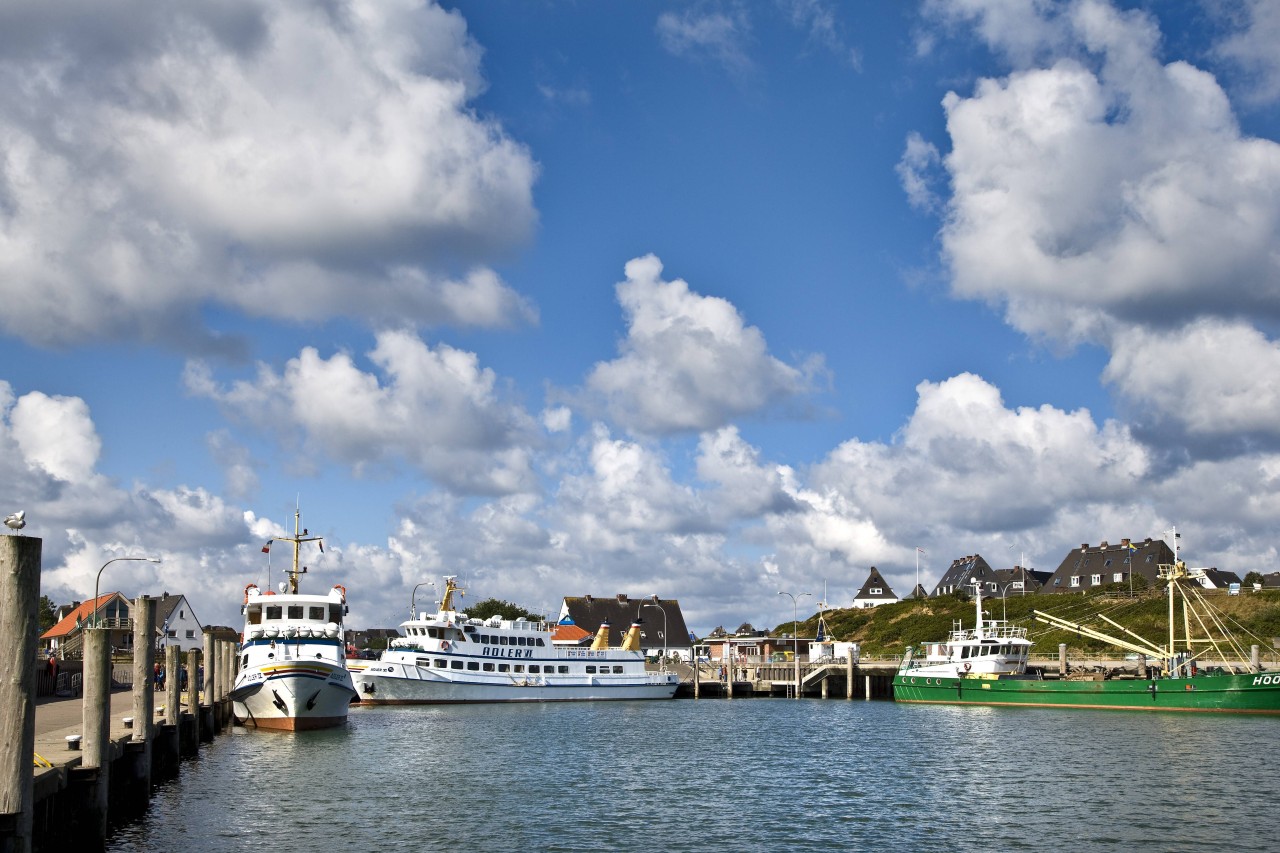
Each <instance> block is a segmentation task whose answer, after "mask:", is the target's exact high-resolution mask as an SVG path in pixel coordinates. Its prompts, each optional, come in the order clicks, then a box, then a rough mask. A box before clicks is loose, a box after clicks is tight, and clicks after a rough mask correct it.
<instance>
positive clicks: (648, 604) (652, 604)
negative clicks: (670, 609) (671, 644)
mask: <svg viewBox="0 0 1280 853" xmlns="http://www.w3.org/2000/svg"><path fill="white" fill-rule="evenodd" d="M644 607H656V608H658V609H659V610H661V611H662V667H663V669H665V668H666V666H667V611H666V610H665V609H664V608H663V606H662V605H661V604H659V603H658V596H657V594H655V595H654V596H653V601H650V602H643V601H642V602H640V606H639V607H637V608H636V618H637V619H639V618H640V610H641V608H644Z"/></svg>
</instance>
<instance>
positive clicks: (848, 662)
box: [844, 651, 853, 699]
mask: <svg viewBox="0 0 1280 853" xmlns="http://www.w3.org/2000/svg"><path fill="white" fill-rule="evenodd" d="M844 698H846V699H852V698H853V652H852V651H850V652H849V656H848V657H847V658H845V659H844Z"/></svg>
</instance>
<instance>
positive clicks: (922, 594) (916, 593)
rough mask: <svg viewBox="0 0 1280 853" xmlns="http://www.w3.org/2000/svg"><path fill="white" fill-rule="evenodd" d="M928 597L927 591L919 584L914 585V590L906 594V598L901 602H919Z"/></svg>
mask: <svg viewBox="0 0 1280 853" xmlns="http://www.w3.org/2000/svg"><path fill="white" fill-rule="evenodd" d="M928 597H929V591H928V590H927V589H925V588H924V586H922V585H921V584H916V588H915V589H913V590H911V592H909V593H907V597H906V598H904V599H903V601H919V600H921V599H924V598H928Z"/></svg>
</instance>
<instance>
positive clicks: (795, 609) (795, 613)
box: [778, 590, 813, 699]
mask: <svg viewBox="0 0 1280 853" xmlns="http://www.w3.org/2000/svg"><path fill="white" fill-rule="evenodd" d="M778 595H785V596H786V597H787V598H789V599H791V642H792V646H793V648H794V649H795V651H794V652H792V654H791V656H792V657H793V658H794V659H795V664H796V698H797V699H799V698H800V637H799V635H797V633H796V631H797V630H798V629H797V627H796V626H797V625H798V624H799V622H800V615H799V601H798V598H804V597H805V596H806V595H813V593H811V592H802V593H800V595H799V596H798V597H797V596H795V595H793V594H791V593H789V592H783V591H781V590H779V592H778Z"/></svg>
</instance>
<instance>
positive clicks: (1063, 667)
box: [1058, 643, 1067, 678]
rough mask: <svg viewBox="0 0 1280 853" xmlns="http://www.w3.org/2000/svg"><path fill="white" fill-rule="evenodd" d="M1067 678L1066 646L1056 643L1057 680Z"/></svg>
mask: <svg viewBox="0 0 1280 853" xmlns="http://www.w3.org/2000/svg"><path fill="white" fill-rule="evenodd" d="M1066 677H1067V644H1066V643H1058V678H1066Z"/></svg>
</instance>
